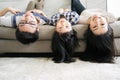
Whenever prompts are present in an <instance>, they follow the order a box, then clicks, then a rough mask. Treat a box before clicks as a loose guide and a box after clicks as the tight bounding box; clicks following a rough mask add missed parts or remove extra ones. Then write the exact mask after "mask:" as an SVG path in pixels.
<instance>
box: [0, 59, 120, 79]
mask: <svg viewBox="0 0 120 80" xmlns="http://www.w3.org/2000/svg"><path fill="white" fill-rule="evenodd" d="M115 62H116V63H115V64H109V63H90V62H85V61H80V60H79V59H77V61H76V62H74V63H70V64H66V63H60V64H56V63H54V62H53V61H52V60H51V58H23V57H17V58H5V57H3V58H0V80H120V58H116V59H115Z"/></svg>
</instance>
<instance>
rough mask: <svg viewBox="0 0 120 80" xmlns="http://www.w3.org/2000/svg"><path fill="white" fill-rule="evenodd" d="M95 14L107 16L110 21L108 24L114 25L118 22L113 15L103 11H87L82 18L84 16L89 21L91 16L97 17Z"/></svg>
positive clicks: (82, 14)
mask: <svg viewBox="0 0 120 80" xmlns="http://www.w3.org/2000/svg"><path fill="white" fill-rule="evenodd" d="M95 14H100V15H103V16H105V17H106V18H107V20H108V23H112V22H114V21H116V18H115V16H114V15H113V14H112V13H109V12H106V11H104V10H101V9H86V10H84V11H83V12H82V13H81V16H84V19H85V20H88V18H89V17H90V16H92V15H95ZM82 19H83V18H82Z"/></svg>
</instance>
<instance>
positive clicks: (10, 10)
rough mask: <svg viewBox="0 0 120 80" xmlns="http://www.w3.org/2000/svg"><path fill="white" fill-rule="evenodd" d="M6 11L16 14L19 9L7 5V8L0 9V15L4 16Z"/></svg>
mask: <svg viewBox="0 0 120 80" xmlns="http://www.w3.org/2000/svg"><path fill="white" fill-rule="evenodd" d="M7 12H11V13H13V14H16V13H18V12H20V10H17V9H14V8H11V7H8V8H5V9H3V10H1V11H0V16H4V15H5V14H6V13H7Z"/></svg>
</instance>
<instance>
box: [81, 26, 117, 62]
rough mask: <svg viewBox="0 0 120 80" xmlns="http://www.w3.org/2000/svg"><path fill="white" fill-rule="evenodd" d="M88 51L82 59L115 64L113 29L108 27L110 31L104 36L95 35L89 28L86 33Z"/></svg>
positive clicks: (86, 50)
mask: <svg viewBox="0 0 120 80" xmlns="http://www.w3.org/2000/svg"><path fill="white" fill-rule="evenodd" d="M84 36H85V40H86V49H85V53H84V54H83V56H82V57H81V59H83V60H88V61H92V62H108V63H113V60H114V55H115V48H114V36H113V29H112V28H111V27H110V25H108V31H107V32H106V33H105V34H102V35H95V34H94V33H93V32H92V31H91V30H90V28H89V26H88V29H87V30H86V32H85V35H84Z"/></svg>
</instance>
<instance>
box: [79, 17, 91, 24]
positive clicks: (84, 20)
mask: <svg viewBox="0 0 120 80" xmlns="http://www.w3.org/2000/svg"><path fill="white" fill-rule="evenodd" d="M89 22H90V17H89V18H88V17H86V16H80V17H79V21H78V24H89Z"/></svg>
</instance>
